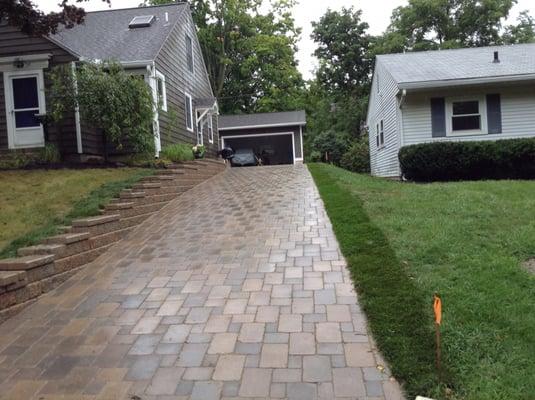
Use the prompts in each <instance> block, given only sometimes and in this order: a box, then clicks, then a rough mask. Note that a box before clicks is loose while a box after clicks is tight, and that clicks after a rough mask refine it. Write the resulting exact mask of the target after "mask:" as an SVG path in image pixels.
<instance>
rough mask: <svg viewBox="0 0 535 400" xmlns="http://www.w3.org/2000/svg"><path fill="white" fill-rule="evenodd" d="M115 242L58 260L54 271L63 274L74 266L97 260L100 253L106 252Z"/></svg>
mask: <svg viewBox="0 0 535 400" xmlns="http://www.w3.org/2000/svg"><path fill="white" fill-rule="evenodd" d="M114 244H115V243H108V244H106V245H105V246H100V247H97V248H94V249H90V250H87V251H84V252H81V253H76V254H73V255H71V256H69V257H64V258H61V259H59V260H56V262H55V263H54V264H55V268H54V272H55V273H56V274H61V273H64V272H67V271H70V270H72V269H74V268H78V267H81V266H82V265H85V264H89V263H90V262H92V261H94V260H96V259H97V258H98V257H99V256H100V255H102V254H104V253H105V252H106V251H107V250H108V249H109V248H110V247H111V246H113V245H114Z"/></svg>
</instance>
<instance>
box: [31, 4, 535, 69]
mask: <svg viewBox="0 0 535 400" xmlns="http://www.w3.org/2000/svg"><path fill="white" fill-rule="evenodd" d="M34 1H35V2H36V4H37V5H38V7H39V8H40V9H42V10H43V11H53V10H56V9H57V3H58V2H59V0H34ZM141 2H142V0H111V7H112V8H127V7H136V6H137V5H139V3H141ZM406 3H407V0H328V1H322V0H299V3H298V4H297V5H296V6H295V8H294V10H293V15H294V18H295V22H296V25H297V26H299V27H301V28H302V34H301V40H300V42H299V52H298V54H297V59H298V61H299V69H300V71H301V73H302V74H303V77H304V78H305V79H309V78H312V75H313V70H314V68H315V67H316V65H317V62H316V59H315V58H314V56H313V55H312V53H313V52H314V49H315V44H314V42H313V41H312V40H311V39H310V34H311V33H312V26H311V23H312V22H313V21H318V20H319V19H320V18H321V16H322V15H323V14H324V13H325V11H326V10H327V8H331V9H332V10H338V9H340V8H342V7H351V6H355V7H356V8H360V9H361V10H362V12H363V19H364V21H366V22H368V24H369V25H370V33H371V34H373V35H377V34H380V33H382V32H383V31H384V30H385V29H386V27H387V26H388V24H389V22H390V16H391V15H392V10H393V9H394V8H396V7H398V6H401V5H405V4H406ZM534 3H535V2H534V1H533V0H518V4H517V5H516V6H515V7H514V8H513V10H512V11H511V15H510V22H514V21H515V20H516V18H517V17H518V14H519V13H520V12H521V11H523V10H529V11H530V12H531V14H532V15H535V4H534ZM82 6H83V7H84V8H85V9H86V10H87V11H96V10H102V9H106V8H108V7H109V6H108V5H107V4H106V3H104V2H103V1H101V0H88V1H87V2H84V3H82Z"/></svg>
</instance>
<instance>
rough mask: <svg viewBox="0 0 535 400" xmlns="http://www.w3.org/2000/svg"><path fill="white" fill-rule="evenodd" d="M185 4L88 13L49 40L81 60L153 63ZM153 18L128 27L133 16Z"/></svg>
mask: <svg viewBox="0 0 535 400" xmlns="http://www.w3.org/2000/svg"><path fill="white" fill-rule="evenodd" d="M187 8H188V3H176V4H170V5H165V6H154V7H138V8H127V9H115V10H105V11H96V12H89V13H87V14H86V16H85V19H84V22H83V23H82V24H80V25H76V26H74V27H73V28H72V29H63V30H61V31H59V32H58V33H57V34H55V35H52V36H51V37H50V38H51V40H53V41H55V42H57V43H58V44H60V45H63V46H64V47H66V48H68V49H71V50H72V51H73V52H75V53H76V54H79V55H80V56H81V57H83V58H87V59H92V60H108V59H110V60H116V61H121V62H132V61H149V60H154V59H155V58H156V55H157V54H158V51H159V50H160V48H161V47H162V45H163V43H164V42H165V40H166V39H167V37H168V36H169V33H170V32H171V30H172V29H173V27H174V26H175V24H176V23H177V21H178V20H179V17H180V15H181V14H182V12H184V10H186V9H187ZM146 15H153V16H154V18H153V19H152V21H151V23H150V25H149V26H145V27H136V28H129V24H130V23H131V22H132V20H133V19H134V18H135V17H139V16H146Z"/></svg>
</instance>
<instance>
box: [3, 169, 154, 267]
mask: <svg viewBox="0 0 535 400" xmlns="http://www.w3.org/2000/svg"><path fill="white" fill-rule="evenodd" d="M153 172H154V171H153V170H150V169H141V168H106V169H104V168H94V169H74V170H73V169H59V170H20V171H0V187H2V188H3V192H2V193H0V205H1V207H0V227H1V228H2V235H1V236H0V239H1V240H0V259H2V258H8V257H14V256H16V253H17V249H19V248H21V247H25V246H31V245H34V244H37V243H39V242H40V241H41V240H43V239H44V238H46V237H48V236H52V235H54V234H57V233H58V232H59V227H60V226H63V225H69V224H70V222H71V221H72V220H73V219H76V218H83V217H89V216H95V215H99V209H100V208H101V207H102V206H104V205H105V204H107V203H108V201H109V200H110V199H112V198H113V197H115V196H116V195H117V194H118V193H119V192H120V191H121V190H122V189H124V188H126V187H129V186H131V185H133V184H134V183H136V182H137V181H139V180H140V179H141V178H142V177H144V176H147V175H150V174H151V173H153ZM4 190H5V191H4Z"/></svg>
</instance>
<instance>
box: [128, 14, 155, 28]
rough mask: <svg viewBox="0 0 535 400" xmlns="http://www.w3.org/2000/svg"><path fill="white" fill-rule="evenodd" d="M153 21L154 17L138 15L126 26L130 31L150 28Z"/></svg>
mask: <svg viewBox="0 0 535 400" xmlns="http://www.w3.org/2000/svg"><path fill="white" fill-rule="evenodd" d="M153 20H154V15H140V16H137V17H134V18H133V19H132V21H130V23H129V24H128V27H129V28H130V29H133V28H146V27H147V26H150V24H152V21H153Z"/></svg>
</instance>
